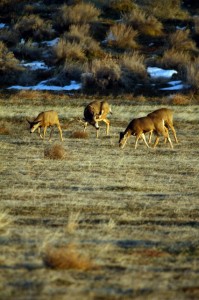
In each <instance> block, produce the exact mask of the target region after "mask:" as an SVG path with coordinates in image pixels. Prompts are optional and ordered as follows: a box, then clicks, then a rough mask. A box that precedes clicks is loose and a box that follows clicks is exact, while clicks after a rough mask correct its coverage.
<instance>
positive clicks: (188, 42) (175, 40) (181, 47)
mask: <svg viewBox="0 0 199 300" xmlns="http://www.w3.org/2000/svg"><path fill="white" fill-rule="evenodd" d="M169 46H170V48H174V49H175V50H176V51H189V50H196V43H195V42H194V41H193V40H192V39H191V38H190V30H189V29H187V30H176V31H175V32H174V33H171V34H170V35H169Z"/></svg>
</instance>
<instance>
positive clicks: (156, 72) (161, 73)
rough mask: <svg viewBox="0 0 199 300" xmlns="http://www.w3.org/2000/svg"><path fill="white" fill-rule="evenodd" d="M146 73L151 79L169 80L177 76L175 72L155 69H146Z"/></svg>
mask: <svg viewBox="0 0 199 300" xmlns="http://www.w3.org/2000/svg"><path fill="white" fill-rule="evenodd" d="M147 72H148V73H149V74H150V76H151V77H152V78H158V77H164V78H171V77H172V75H173V74H177V73H178V72H177V71H176V70H164V69H161V68H157V67H148V68H147Z"/></svg>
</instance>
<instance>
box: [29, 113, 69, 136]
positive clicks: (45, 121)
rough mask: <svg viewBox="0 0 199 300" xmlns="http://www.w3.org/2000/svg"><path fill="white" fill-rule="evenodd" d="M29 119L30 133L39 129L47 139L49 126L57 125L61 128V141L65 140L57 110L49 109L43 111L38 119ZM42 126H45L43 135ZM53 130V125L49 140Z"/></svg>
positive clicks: (39, 132)
mask: <svg viewBox="0 0 199 300" xmlns="http://www.w3.org/2000/svg"><path fill="white" fill-rule="evenodd" d="M27 121H28V123H29V124H30V133H33V132H34V131H35V130H36V129H37V130H38V134H39V136H40V137H41V138H42V139H45V135H46V130H47V127H51V126H54V125H56V126H57V128H58V129H59V133H60V139H61V141H63V137H62V130H61V126H60V123H59V118H58V114H57V112H56V111H53V110H49V111H45V112H41V113H40V114H39V115H38V116H37V117H36V119H34V121H29V120H27ZM41 127H43V128H44V132H43V136H42V135H41ZM53 130H54V128H53V127H52V129H51V132H50V138H49V141H50V140H51V137H52V133H53Z"/></svg>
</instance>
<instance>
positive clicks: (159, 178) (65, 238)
mask: <svg viewBox="0 0 199 300" xmlns="http://www.w3.org/2000/svg"><path fill="white" fill-rule="evenodd" d="M8 99H9V101H8ZM98 99H99V98H98ZM103 99H106V100H108V102H109V103H110V104H111V105H112V107H113V115H112V118H111V130H110V136H109V138H103V136H101V135H100V136H99V138H98V139H96V137H95V132H94V131H93V132H91V134H92V138H90V139H75V138H74V139H72V138H71V132H72V131H76V130H78V129H79V126H80V125H79V124H77V123H75V122H74V123H73V126H71V127H70V129H69V130H67V129H66V130H65V134H64V141H63V142H62V143H60V144H61V145H62V146H63V147H64V148H65V149H68V148H69V149H70V152H71V153H72V154H73V155H74V157H75V159H72V157H71V155H70V157H69V158H70V159H68V160H67V163H66V160H53V159H52V160H49V159H45V158H44V155H43V153H44V149H45V147H46V146H47V145H48V146H50V144H49V142H47V141H46V142H45V141H44V142H43V141H42V140H41V139H38V138H35V139H31V138H30V137H29V133H27V131H26V130H27V128H26V126H27V125H26V122H25V118H26V116H29V115H30V116H33V115H35V112H36V111H38V112H39V111H42V110H43V107H44V102H43V101H42V100H40V99H39V100H37V99H35V100H34V99H33V100H31V99H30V100H26V99H25V98H24V99H20V98H18V99H15V100H13V99H12V97H11V96H10V98H7V97H3V96H2V98H1V104H2V105H1V114H0V117H1V122H2V123H4V121H6V120H8V119H9V128H10V130H11V131H12V133H13V132H14V133H13V134H10V135H8V136H5V135H0V143H1V147H0V151H1V157H2V159H1V182H0V185H1V201H0V209H1V211H2V212H7V213H6V216H5V217H4V221H7V220H8V218H9V217H11V221H12V220H13V221H12V222H11V223H10V224H7V225H5V223H4V221H3V222H2V224H4V225H3V231H2V232H1V233H2V234H1V253H2V255H1V257H0V263H1V271H2V273H3V276H2V277H3V278H2V280H1V281H0V289H1V298H2V299H10V297H11V298H12V295H14V298H15V299H22V298H24V299H26V298H27V292H28V293H29V295H31V297H33V298H42V299H50V298H52V295H53V297H54V298H57V299H66V298H68V299H85V300H92V299H94V298H95V299H97V298H100V297H104V298H111V297H112V295H113V293H114V297H115V298H118V299H119V298H121V299H125V298H127V299H133V298H135V296H136V297H137V298H139V299H140V300H143V299H146V297H148V298H151V299H158V297H159V295H161V297H162V298H161V299H162V300H166V299H185V298H190V299H192V298H191V297H192V296H193V295H194V293H196V291H197V290H196V289H193V290H192V289H191V288H190V289H187V287H194V286H197V283H198V276H197V274H198V273H197V272H198V265H197V259H198V254H199V252H198V235H197V232H198V221H197V220H198V219H199V214H198V193H197V190H198V174H199V169H198V160H197V154H198V147H199V145H198V139H197V132H198V130H199V124H198V113H199V107H198V105H197V104H196V105H194V104H193V102H192V105H173V103H172V102H171V101H170V100H169V99H168V98H167V99H165V102H164V106H165V105H166V107H171V108H172V109H173V110H174V126H175V128H176V132H177V135H178V137H179V144H174V150H170V149H169V147H168V145H165V144H164V142H163V140H161V141H160V143H159V145H158V147H157V149H156V150H154V149H147V148H146V146H145V145H144V143H143V142H142V141H141V140H140V141H139V143H140V144H139V147H138V149H137V150H136V151H135V150H134V148H133V145H134V140H133V137H132V138H131V139H129V143H128V144H127V145H126V147H125V148H124V149H123V150H121V149H119V146H118V139H119V134H118V132H120V131H121V130H123V129H124V128H125V127H126V126H127V124H128V122H129V121H130V120H131V119H132V118H134V117H141V116H143V115H146V114H148V113H149V112H151V111H153V110H155V109H158V108H160V107H162V106H163V103H162V102H160V101H162V99H157V98H154V99H150V100H151V101H150V102H147V101H148V98H147V97H146V100H145V102H139V101H138V99H139V98H138V97H133V95H132V94H129V95H127V96H125V97H122V98H119V97H116V98H114V97H112V96H109V97H108V99H107V98H106V97H104V98H103ZM55 100H56V101H55ZM55 100H54V99H53V97H52V100H50V101H49V102H48V101H47V102H45V107H46V109H54V110H56V111H58V112H60V113H61V114H60V117H61V119H62V120H63V121H64V122H66V120H70V119H72V117H75V116H82V114H83V109H84V107H85V104H86V103H88V102H89V101H91V100H95V99H93V98H92V99H91V97H86V98H85V97H81V98H77V96H71V98H70V99H68V98H65V100H64V99H63V98H61V99H60V98H59V97H58V95H57V98H56V97H55ZM167 100H168V101H167ZM158 101H159V102H158ZM192 101H193V100H192ZM158 103H161V105H160V104H158ZM168 103H169V105H168ZM16 119H17V120H18V121H22V122H18V123H17V127H16ZM101 127H103V128H102V129H101V130H103V131H104V129H105V124H103V123H102V125H101ZM57 135H58V133H57ZM170 137H171V139H172V141H173V136H172V134H171V135H170ZM66 147H68V148H66ZM0 219H1V218H0ZM41 253H42V256H41V255H40V254H41ZM55 270H56V271H55ZM176 274H177V275H176ZM187 274H189V276H187ZM168 283H169V285H168ZM110 287H111V292H110ZM163 289H164V293H162V291H163ZM185 290H186V292H185ZM143 291H144V292H143ZM146 291H147V292H146ZM148 291H149V292H148ZM110 293H111V294H110Z"/></svg>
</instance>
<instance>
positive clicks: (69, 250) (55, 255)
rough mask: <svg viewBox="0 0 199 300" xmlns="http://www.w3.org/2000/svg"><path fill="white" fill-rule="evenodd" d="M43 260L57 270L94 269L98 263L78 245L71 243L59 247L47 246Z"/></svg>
mask: <svg viewBox="0 0 199 300" xmlns="http://www.w3.org/2000/svg"><path fill="white" fill-rule="evenodd" d="M43 262H44V264H45V266H46V267H48V268H52V269H56V270H67V269H76V270H82V271H86V270H92V269H96V265H94V264H93V262H92V260H91V259H90V258H88V257H87V256H85V255H83V254H82V253H80V250H79V247H78V249H77V245H75V244H73V243H70V244H68V245H66V246H62V247H59V248H51V247H47V249H46V250H45V253H44V255H43Z"/></svg>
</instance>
